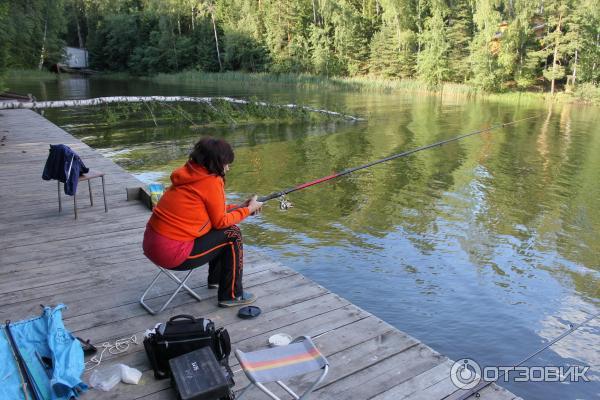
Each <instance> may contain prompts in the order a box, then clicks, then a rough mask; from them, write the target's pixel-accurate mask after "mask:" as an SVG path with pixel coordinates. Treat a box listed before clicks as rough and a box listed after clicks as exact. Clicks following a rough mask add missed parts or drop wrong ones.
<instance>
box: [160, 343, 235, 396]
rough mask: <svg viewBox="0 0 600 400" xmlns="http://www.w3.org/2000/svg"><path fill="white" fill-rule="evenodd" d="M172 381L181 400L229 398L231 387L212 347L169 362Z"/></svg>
mask: <svg viewBox="0 0 600 400" xmlns="http://www.w3.org/2000/svg"><path fill="white" fill-rule="evenodd" d="M169 364H170V366H171V381H172V384H173V387H174V388H175V390H176V391H177V393H178V395H179V399H181V400H216V399H220V398H227V396H228V395H229V393H230V392H229V385H228V380H227V377H226V375H225V373H224V371H223V367H222V366H221V364H219V363H218V362H217V359H216V358H215V355H214V353H213V352H212V350H211V349H210V347H203V348H201V349H198V350H194V351H192V352H190V353H187V354H183V355H181V356H179V357H175V358H172V359H171V360H169Z"/></svg>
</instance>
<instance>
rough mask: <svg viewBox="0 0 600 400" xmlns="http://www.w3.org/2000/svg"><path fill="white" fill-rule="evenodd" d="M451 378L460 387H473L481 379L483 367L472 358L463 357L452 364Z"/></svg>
mask: <svg viewBox="0 0 600 400" xmlns="http://www.w3.org/2000/svg"><path fill="white" fill-rule="evenodd" d="M450 379H451V380H452V383H453V384H454V386H456V387H457V388H459V389H465V390H468V389H473V388H474V387H475V386H477V384H478V383H479V381H481V367H480V366H479V364H477V362H475V361H474V360H471V359H470V358H461V359H460V360H458V361H456V362H454V364H452V368H451V369H450Z"/></svg>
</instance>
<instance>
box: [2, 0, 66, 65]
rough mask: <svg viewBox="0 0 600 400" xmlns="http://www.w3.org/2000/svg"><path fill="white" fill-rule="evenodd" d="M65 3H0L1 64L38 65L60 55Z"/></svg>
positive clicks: (4, 0)
mask: <svg viewBox="0 0 600 400" xmlns="http://www.w3.org/2000/svg"><path fill="white" fill-rule="evenodd" d="M64 10H65V5H64V2H63V1H62V0H21V1H8V0H2V1H1V2H0V32H1V33H0V35H2V40H1V43H0V49H1V50H0V53H2V54H0V58H1V60H0V63H3V64H4V66H5V67H10V68H41V66H43V65H51V64H55V63H57V62H60V61H61V60H62V58H63V47H64V41H63V33H64V31H65V16H64Z"/></svg>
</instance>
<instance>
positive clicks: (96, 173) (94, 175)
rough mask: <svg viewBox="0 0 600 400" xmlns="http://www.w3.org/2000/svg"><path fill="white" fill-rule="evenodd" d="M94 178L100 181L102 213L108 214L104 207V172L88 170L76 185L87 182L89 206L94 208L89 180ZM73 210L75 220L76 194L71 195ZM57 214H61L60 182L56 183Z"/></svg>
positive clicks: (105, 206)
mask: <svg viewBox="0 0 600 400" xmlns="http://www.w3.org/2000/svg"><path fill="white" fill-rule="evenodd" d="M94 178H101V179H102V197H103V198H104V212H108V206H107V205H106V191H105V187H104V172H100V171H91V170H90V171H89V172H88V173H87V174H83V175H80V176H79V181H78V183H81V182H83V181H87V183H88V188H89V191H90V205H91V206H92V207H93V206H94V198H93V197H92V184H91V183H90V180H92V179H94ZM78 186H79V185H78ZM73 210H74V211H75V219H77V193H75V194H73ZM58 212H62V201H61V198H60V181H58Z"/></svg>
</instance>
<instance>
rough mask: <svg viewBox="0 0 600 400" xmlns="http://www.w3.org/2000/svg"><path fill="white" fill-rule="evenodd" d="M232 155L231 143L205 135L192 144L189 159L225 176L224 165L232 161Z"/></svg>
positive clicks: (211, 171) (209, 170) (213, 172)
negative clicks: (192, 148)
mask: <svg viewBox="0 0 600 400" xmlns="http://www.w3.org/2000/svg"><path fill="white" fill-rule="evenodd" d="M233 159H234V155H233V149H232V148H231V145H230V144H229V143H227V142H226V141H224V140H223V139H215V138H213V137H210V136H207V137H204V138H202V139H200V141H198V143H196V144H195V145H194V150H192V152H191V153H190V160H192V161H194V162H195V163H197V164H200V165H202V166H203V167H204V168H206V169H207V170H208V172H210V173H212V174H216V175H219V176H220V177H224V176H225V170H224V168H225V165H226V164H231V163H232V162H233Z"/></svg>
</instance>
